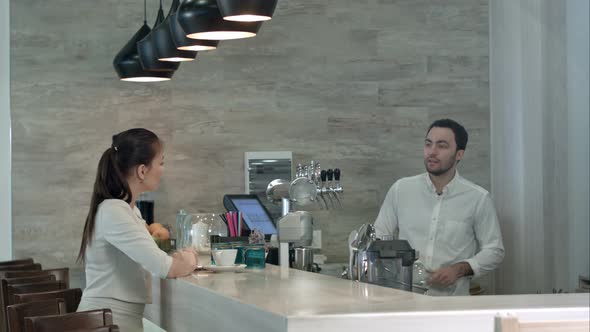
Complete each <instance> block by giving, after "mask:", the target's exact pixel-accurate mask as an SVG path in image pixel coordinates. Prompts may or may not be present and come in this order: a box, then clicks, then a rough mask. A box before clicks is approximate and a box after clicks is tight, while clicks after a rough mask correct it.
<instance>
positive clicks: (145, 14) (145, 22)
mask: <svg viewBox="0 0 590 332" xmlns="http://www.w3.org/2000/svg"><path fill="white" fill-rule="evenodd" d="M146 1H147V0H143V24H147V13H146V12H147V5H146Z"/></svg>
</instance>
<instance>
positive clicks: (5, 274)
mask: <svg viewBox="0 0 590 332" xmlns="http://www.w3.org/2000/svg"><path fill="white" fill-rule="evenodd" d="M48 274H50V273H49V272H45V271H42V270H38V271H35V270H32V271H29V270H24V271H0V279H4V278H22V277H34V276H46V275H48Z"/></svg>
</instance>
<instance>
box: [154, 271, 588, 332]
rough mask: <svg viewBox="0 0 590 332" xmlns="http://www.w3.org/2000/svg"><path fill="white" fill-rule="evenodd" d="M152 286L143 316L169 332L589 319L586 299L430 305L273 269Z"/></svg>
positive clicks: (486, 299)
mask: <svg viewBox="0 0 590 332" xmlns="http://www.w3.org/2000/svg"><path fill="white" fill-rule="evenodd" d="M283 272H285V271H283ZM154 279H155V278H154ZM153 286H154V287H153V288H154V294H153V301H154V304H152V305H148V306H147V308H146V316H147V317H148V318H149V319H150V320H152V321H154V322H156V323H160V325H161V326H162V327H163V328H165V329H167V330H169V331H183V330H184V327H182V326H181V324H180V322H181V321H185V324H186V326H190V324H191V323H190V322H189V321H191V320H193V319H194V320H195V322H194V324H199V325H206V326H207V330H208V331H214V330H219V331H221V330H226V331H229V330H232V326H233V325H234V324H236V326H234V327H235V328H243V327H244V326H247V325H248V324H251V326H252V328H255V329H256V330H257V331H266V330H268V331H299V330H300V331H307V332H309V331H313V330H322V331H325V330H338V331H352V330H355V329H358V328H363V327H369V325H371V326H375V327H378V326H391V324H396V325H397V326H398V327H400V328H401V327H402V326H406V327H407V328H408V330H414V331H418V330H420V327H421V326H422V325H423V324H424V318H425V317H428V318H429V319H428V322H429V325H430V324H436V322H437V321H438V323H440V324H451V326H453V325H454V328H453V330H454V331H460V330H461V326H463V327H465V330H466V331H467V330H469V331H474V329H473V324H472V322H470V321H471V320H476V321H478V322H479V323H480V325H481V324H483V325H481V326H482V329H481V330H482V331H490V332H491V331H493V316H494V315H495V314H497V313H499V312H511V313H518V314H520V315H521V316H523V315H524V316H523V317H525V318H526V317H533V316H535V315H537V316H542V317H549V316H551V315H552V313H553V315H554V316H555V317H557V316H559V317H560V318H563V317H570V318H572V319H575V318H576V317H577V318H579V317H586V318H587V317H588V314H589V306H590V295H589V294H555V295H504V296H465V297H430V296H425V295H421V294H416V293H411V292H405V291H401V290H396V289H391V288H385V287H380V286H375V285H369V284H365V283H359V282H351V281H349V280H345V279H341V278H335V277H332V276H325V275H320V274H317V273H310V272H304V271H299V270H294V269H289V270H288V271H286V273H281V269H280V268H279V267H276V266H273V265H267V268H266V269H262V270H246V272H244V273H232V272H230V273H227V272H226V273H212V272H206V271H199V272H195V273H194V274H193V275H192V276H189V277H184V278H180V279H177V280H157V279H155V280H154V281H153ZM224 317H226V318H224ZM227 317H232V319H228V318H227ZM459 317H460V320H461V321H462V323H460V324H459V323H458V319H459ZM168 318H169V319H168ZM232 321H233V322H234V323H232ZM451 322H453V323H451ZM318 324H319V325H318ZM367 324H368V325H367ZM490 324H491V325H490ZM220 326H223V329H222V328H221V327H220ZM430 326H431V327H432V325H430ZM319 327H322V328H321V329H319ZM467 328H469V329H467ZM188 330H189V329H187V331H188ZM246 330H250V328H247V329H246ZM426 330H428V329H426Z"/></svg>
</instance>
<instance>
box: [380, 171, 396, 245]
mask: <svg viewBox="0 0 590 332" xmlns="http://www.w3.org/2000/svg"><path fill="white" fill-rule="evenodd" d="M398 187H399V181H397V182H395V183H394V184H393V186H391V188H389V191H388V192H387V195H386V196H385V200H384V201H383V205H381V210H380V211H379V215H378V216H377V219H376V220H375V224H374V226H375V234H376V235H377V237H380V236H382V235H394V234H395V231H396V230H397V228H398V221H397V197H398V194H397V192H398Z"/></svg>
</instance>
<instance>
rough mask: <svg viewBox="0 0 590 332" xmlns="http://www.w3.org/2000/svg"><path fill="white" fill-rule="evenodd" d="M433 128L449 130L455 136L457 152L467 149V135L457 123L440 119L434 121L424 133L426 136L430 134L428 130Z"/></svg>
mask: <svg viewBox="0 0 590 332" xmlns="http://www.w3.org/2000/svg"><path fill="white" fill-rule="evenodd" d="M433 127H438V128H449V129H451V130H452V131H453V133H454V134H455V142H456V143H457V151H458V150H465V149H466V148H467V140H468V139H469V135H467V130H465V128H464V127H463V126H462V125H460V124H459V123H458V122H456V121H453V120H451V119H440V120H436V121H434V122H433V123H432V124H431V125H430V127H428V130H427V131H426V135H428V133H429V132H430V129H432V128H433Z"/></svg>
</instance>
